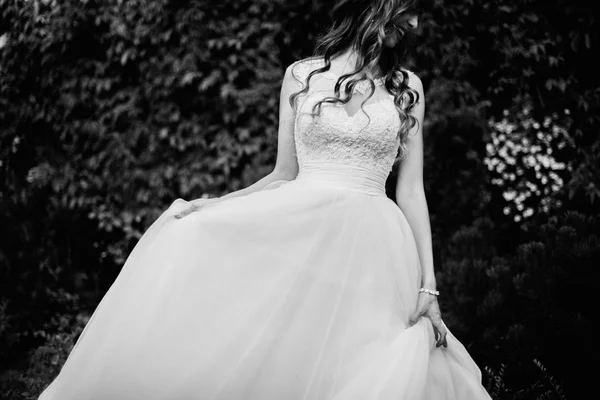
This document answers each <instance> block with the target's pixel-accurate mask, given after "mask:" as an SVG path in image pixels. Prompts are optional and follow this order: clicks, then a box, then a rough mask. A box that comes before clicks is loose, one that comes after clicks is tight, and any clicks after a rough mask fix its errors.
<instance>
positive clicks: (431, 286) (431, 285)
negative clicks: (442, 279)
mask: <svg viewBox="0 0 600 400" xmlns="http://www.w3.org/2000/svg"><path fill="white" fill-rule="evenodd" d="M421 288H424V289H428V290H433V291H435V290H437V284H436V282H435V279H423V280H422V281H421Z"/></svg>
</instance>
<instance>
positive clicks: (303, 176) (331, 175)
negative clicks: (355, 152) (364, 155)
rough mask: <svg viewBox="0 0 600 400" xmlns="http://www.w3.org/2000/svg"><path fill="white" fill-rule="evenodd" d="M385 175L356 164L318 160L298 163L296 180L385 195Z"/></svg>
mask: <svg viewBox="0 0 600 400" xmlns="http://www.w3.org/2000/svg"><path fill="white" fill-rule="evenodd" d="M387 175H388V174H385V173H382V172H380V171H377V170H374V169H372V168H366V167H361V166H358V165H347V164H340V163H327V162H318V163H304V164H302V165H300V170H299V172H298V176H297V177H296V180H311V181H315V182H321V183H324V184H326V185H327V186H328V187H335V188H340V189H347V190H352V191H355V192H361V193H365V194H369V195H376V196H385V195H386V194H385V181H386V179H387Z"/></svg>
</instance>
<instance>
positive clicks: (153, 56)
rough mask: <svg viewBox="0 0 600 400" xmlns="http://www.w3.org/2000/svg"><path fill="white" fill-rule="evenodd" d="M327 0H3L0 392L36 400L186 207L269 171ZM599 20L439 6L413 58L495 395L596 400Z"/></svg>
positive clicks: (466, 338)
mask: <svg viewBox="0 0 600 400" xmlns="http://www.w3.org/2000/svg"><path fill="white" fill-rule="evenodd" d="M331 6H332V2H330V1H325V0H293V1H283V0H281V1H272V0H252V1H250V0H221V1H219V2H218V3H217V2H213V1H210V0H190V1H174V0H145V1H143V0H130V1H119V0H111V1H109V0H64V1H60V2H59V1H54V0H29V1H25V0H0V226H1V227H2V233H3V235H2V241H1V242H0V243H1V244H0V398H7V399H29V398H37V397H36V395H37V394H39V392H40V391H41V390H42V389H43V388H44V387H45V385H47V384H48V383H49V382H50V381H51V380H52V378H53V377H54V376H55V375H56V374H57V373H58V371H59V369H60V366H61V365H62V363H63V362H64V360H65V357H66V355H67V354H68V351H69V350H70V346H72V345H73V342H74V340H76V338H77V335H78V334H79V333H80V331H81V329H82V328H83V326H84V325H85V322H86V321H87V318H88V317H89V315H90V313H91V312H92V311H93V309H94V307H95V306H96V305H97V304H98V301H99V300H100V299H101V297H102V295H103V294H104V293H105V292H106V290H107V289H108V287H109V286H110V284H111V283H112V282H113V281H114V279H115V278H116V276H117V275H118V273H119V270H120V267H121V265H122V264H123V262H124V260H125V258H126V256H127V254H128V253H129V252H130V251H131V249H132V248H133V246H134V245H135V243H136V241H137V240H138V239H139V237H140V236H141V234H142V233H143V232H144V230H145V228H146V227H148V226H149V224H150V223H152V222H153V220H154V219H155V218H156V217H157V216H158V215H159V214H160V212H161V211H162V210H164V209H165V208H166V207H167V206H168V205H169V204H170V203H171V202H172V201H173V200H174V199H176V198H178V197H182V198H186V199H190V198H196V197H201V196H216V195H221V194H224V193H227V192H230V191H233V190H237V189H239V188H242V187H245V186H247V185H249V184H251V183H253V182H254V181H256V180H257V179H259V178H260V177H262V176H264V175H265V174H266V173H268V172H269V171H270V169H271V168H272V165H273V162H274V159H275V151H276V138H277V131H276V130H277V125H278V123H277V118H278V109H277V108H278V100H279V99H278V95H279V87H280V84H281V80H282V77H283V72H284V70H285V67H286V66H287V65H289V64H290V63H292V62H293V61H295V60H297V59H300V58H304V57H307V56H309V55H311V52H312V48H313V45H314V41H315V40H316V38H317V37H318V35H319V33H320V32H323V30H324V29H326V28H327V24H328V21H329V20H328V11H329V10H330V8H331ZM598 23H599V20H598V13H597V11H595V9H593V8H591V6H590V4H589V2H586V1H584V0H572V1H568V2H567V1H564V0H522V1H519V2H514V1H508V0H494V1H489V0H488V1H484V0H436V1H434V2H431V4H429V6H428V7H427V10H426V13H425V14H424V15H423V17H422V19H421V21H420V24H421V26H422V32H421V39H420V42H419V43H418V44H417V46H416V48H415V53H414V56H413V57H412V58H411V59H410V60H407V66H408V67H410V68H411V69H412V70H413V71H415V72H416V73H417V74H418V75H419V76H420V77H421V79H422V81H423V83H424V86H425V90H426V99H427V116H426V125H425V136H426V137H425V142H426V155H425V157H426V163H425V165H426V171H425V176H426V189H427V194H428V204H429V208H430V212H431V220H432V227H433V235H434V242H435V243H434V247H435V248H434V255H435V259H436V270H437V275H438V285H439V287H440V290H441V291H442V293H444V296H443V298H442V301H441V302H442V307H443V308H444V310H443V311H444V316H445V319H446V321H447V324H448V325H449V326H450V327H451V329H452V330H453V332H454V333H455V334H456V335H457V336H458V337H459V339H460V340H461V341H462V342H463V343H464V344H465V345H466V346H467V348H468V350H469V351H470V352H471V354H472V355H473V357H474V358H475V360H476V361H477V362H478V363H479V365H480V366H481V367H482V369H483V370H484V380H485V383H486V385H487V387H488V388H489V390H490V392H491V393H492V394H493V396H494V398H496V399H519V398H522V399H529V398H536V399H538V398H539V399H542V398H543V399H551V398H579V397H582V396H583V394H587V392H588V391H591V390H592V382H593V379H594V375H593V374H594V372H595V371H594V370H593V369H591V368H588V367H587V366H586V365H587V364H586V363H583V362H582V360H588V361H591V363H593V364H597V362H598V361H600V360H599V355H598V351H597V350H596V346H594V344H595V342H594V341H593V333H594V330H593V328H594V326H593V324H592V317H593V314H592V313H593V311H594V310H593V309H592V306H593V305H594V304H595V301H594V298H593V297H592V296H593V294H594V293H597V291H598V281H599V280H598V278H599V277H598V268H597V266H598V263H599V261H600V244H599V238H598V237H599V229H598V228H599V224H600V221H599V220H598V210H599V208H598V204H599V203H598V202H599V200H600V199H599V197H600V186H599V182H598V179H599V177H600V171H599V169H600V162H599V158H600V140H599V139H600V137H599V135H598V132H599V131H600V130H599V128H600V126H599V117H600V84H599V83H600V82H599V75H598V74H597V72H596V71H598V70H600V68H599V67H600V65H598V64H599V62H598V61H597V57H595V54H596V53H597V52H598V47H599V46H598V45H599V43H598V32H599V30H598ZM396 172H397V171H394V173H393V174H392V176H391V177H390V179H389V181H388V189H389V195H390V197H393V193H394V188H393V184H394V181H395V180H394V178H395V173H396ZM592 393H593V392H592Z"/></svg>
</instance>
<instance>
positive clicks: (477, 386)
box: [39, 179, 489, 400]
mask: <svg viewBox="0 0 600 400" xmlns="http://www.w3.org/2000/svg"><path fill="white" fill-rule="evenodd" d="M187 206H188V203H187V202H185V201H183V200H180V199H178V200H176V201H175V202H174V203H173V204H172V205H171V206H170V207H169V208H168V209H167V210H166V211H165V212H164V213H163V214H162V215H161V216H160V217H159V218H158V220H157V221H155V222H154V224H153V225H152V226H151V227H150V228H149V229H148V231H147V232H146V233H145V234H144V236H143V237H142V238H141V239H140V241H139V242H138V244H137V245H136V247H135V248H134V250H133V251H132V253H131V254H130V256H129V258H128V259H127V261H126V263H125V265H124V266H123V269H122V271H121V273H120V274H119V276H118V277H117V279H116V280H115V282H114V283H113V285H112V286H111V287H110V289H109V290H108V292H107V293H106V295H105V296H104V297H103V299H102V301H101V302H100V304H99V305H98V307H97V308H96V310H95V312H94V313H93V315H92V317H91V319H90V321H89V322H88V324H87V325H86V327H85V329H84V330H83V332H82V334H81V336H80V337H79V339H78V341H77V343H76V344H75V346H74V348H73V350H72V351H71V353H70V355H69V358H68V360H67V362H66V363H65V365H64V366H63V368H62V370H61V372H60V374H59V375H58V377H57V378H56V379H55V380H54V381H53V382H52V383H51V384H50V386H49V387H48V388H47V389H46V390H45V391H44V392H43V393H42V394H41V396H40V397H39V399H40V400H142V399H143V400H167V399H168V400H205V399H207V400H208V399H228V400H229V399H236V400H237V399H252V400H270V399H273V400H275V399H277V400H295V399H298V400H299V399H305V400H309V399H310V400H350V399H356V400H359V399H360V400H377V399H380V400H388V399H389V400H392V399H393V400H400V399H403V400H418V399H431V400H433V399H436V400H440V399H456V400H469V399H489V395H488V394H487V393H486V391H485V389H484V388H483V386H482V384H481V372H480V370H479V368H478V367H477V365H476V364H475V363H474V361H473V360H472V358H471V357H470V356H469V354H468V353H467V351H466V349H465V348H464V347H463V345H462V344H461V343H460V342H459V341H458V340H457V339H456V338H455V337H454V336H453V335H452V333H450V332H449V333H448V337H447V340H448V347H447V348H436V347H435V339H434V333H433V328H432V325H431V323H430V322H429V320H428V319H426V318H421V319H420V320H419V322H418V323H417V324H416V325H414V326H412V327H411V326H409V325H408V317H409V315H410V313H411V312H412V311H413V310H414V309H415V307H416V299H417V295H418V289H419V287H420V271H421V269H420V265H419V258H418V253H417V247H416V243H415V240H414V237H413V234H412V232H411V229H410V226H409V224H408V222H407V220H406V218H405V216H404V214H403V213H402V211H401V210H400V209H399V208H398V207H397V205H396V204H395V203H394V202H393V201H391V200H390V199H388V198H387V197H385V196H383V195H373V194H369V193H365V192H362V191H360V190H352V189H348V188H342V187H337V186H336V185H329V184H326V183H324V182H319V181H318V180H311V179H303V180H302V179H297V180H294V181H290V182H287V183H281V182H279V183H277V184H275V185H271V186H270V187H269V188H266V189H265V190H263V191H259V192H256V193H252V194H249V195H246V196H243V197H237V198H231V199H228V200H224V201H222V202H220V203H217V204H214V205H208V206H206V207H205V208H202V209H201V210H199V211H197V212H195V213H192V214H190V215H188V216H186V217H184V218H182V219H176V218H174V216H173V215H174V213H176V212H178V211H181V210H182V209H185V208H186V207H187ZM442 301H443V300H442Z"/></svg>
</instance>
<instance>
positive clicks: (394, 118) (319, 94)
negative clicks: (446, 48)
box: [292, 59, 400, 183]
mask: <svg viewBox="0 0 600 400" xmlns="http://www.w3.org/2000/svg"><path fill="white" fill-rule="evenodd" d="M322 65H323V61H322V60H319V59H316V60H301V61H298V62H296V63H294V64H293V65H292V73H293V74H294V76H295V77H296V78H297V79H299V80H300V82H302V83H304V82H306V78H307V77H308V75H309V73H310V72H311V71H312V70H314V69H316V68H319V67H321V66H322ZM337 79H338V77H337V76H335V75H334V74H333V73H324V74H315V75H314V76H313V77H312V78H311V81H310V86H309V92H308V93H306V94H303V95H301V96H300V97H299V98H298V101H297V105H298V107H297V110H296V116H295V124H294V126H295V129H294V132H295V134H294V140H295V145H296V154H297V158H298V164H299V167H300V172H301V173H302V171H303V169H304V170H306V169H314V168H315V166H318V165H321V166H323V165H326V164H327V165H329V166H330V165H344V166H350V167H356V168H360V169H361V170H370V171H372V173H374V174H376V175H377V176H378V178H379V180H380V181H381V180H383V182H384V183H385V179H386V178H387V176H388V175H389V173H390V171H391V169H392V166H393V163H394V159H395V157H396V155H397V153H398V147H399V144H400V142H399V139H398V130H399V129H400V119H399V117H398V113H397V110H396V107H395V105H394V101H393V96H392V95H391V94H389V92H387V90H386V89H385V87H384V86H383V83H384V82H383V79H376V80H375V93H374V95H373V96H372V97H371V98H370V99H369V100H368V102H367V103H366V104H365V105H364V109H363V110H360V109H358V110H357V111H356V112H355V113H349V112H348V111H347V109H346V107H344V105H343V104H328V103H323V104H322V108H321V114H320V116H318V117H314V118H313V116H311V112H312V107H313V105H314V104H315V103H316V102H318V101H319V100H321V99H323V98H325V97H328V96H334V91H333V87H334V85H335V83H336V81H337ZM370 89H371V84H370V82H369V81H367V80H364V81H361V82H359V84H357V86H356V87H355V91H354V94H353V98H352V100H354V97H355V96H356V97H357V98H358V100H359V101H358V102H357V103H356V104H357V105H360V103H361V102H362V101H363V100H364V99H365V98H366V97H368V94H369V93H370ZM342 91H343V88H342ZM361 96H362V97H361Z"/></svg>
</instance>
